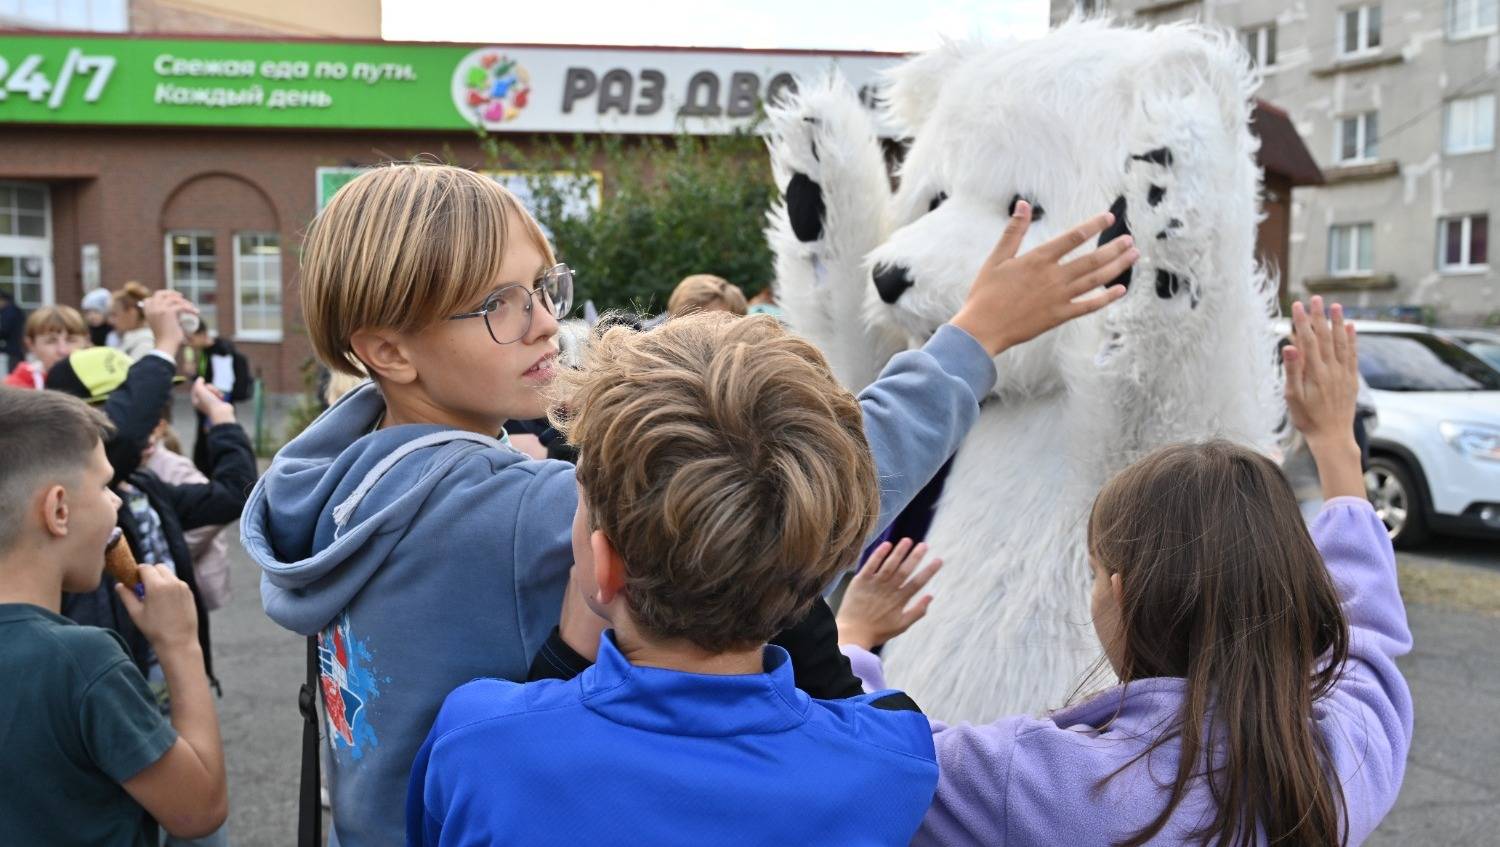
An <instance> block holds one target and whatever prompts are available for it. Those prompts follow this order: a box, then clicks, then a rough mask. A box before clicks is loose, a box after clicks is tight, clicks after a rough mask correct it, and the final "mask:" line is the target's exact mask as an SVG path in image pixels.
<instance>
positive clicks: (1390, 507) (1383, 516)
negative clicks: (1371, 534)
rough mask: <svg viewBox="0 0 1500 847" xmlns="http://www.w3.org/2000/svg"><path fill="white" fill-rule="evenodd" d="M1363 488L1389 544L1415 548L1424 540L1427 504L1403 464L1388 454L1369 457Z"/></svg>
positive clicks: (1420, 490) (1425, 537)
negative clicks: (1368, 466)
mask: <svg viewBox="0 0 1500 847" xmlns="http://www.w3.org/2000/svg"><path fill="white" fill-rule="evenodd" d="M1365 491H1366V493H1367V494H1368V495H1369V497H1370V504H1371V505H1373V506H1374V507H1375V514H1377V515H1379V516H1380V522H1381V523H1383V524H1385V531H1386V532H1387V533H1389V534H1390V536H1391V544H1393V545H1395V546H1397V547H1402V548H1408V547H1415V546H1416V545H1418V544H1421V543H1422V542H1423V541H1426V540H1427V514H1426V510H1427V504H1426V503H1425V502H1423V500H1422V489H1420V488H1418V487H1417V483H1416V480H1415V479H1413V477H1412V473H1411V471H1410V470H1408V469H1407V467H1406V465H1405V464H1403V463H1402V462H1401V461H1400V460H1398V459H1393V458H1391V457H1389V456H1372V457H1371V458H1370V469H1369V470H1367V471H1365Z"/></svg>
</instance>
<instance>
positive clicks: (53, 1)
mask: <svg viewBox="0 0 1500 847" xmlns="http://www.w3.org/2000/svg"><path fill="white" fill-rule="evenodd" d="M0 25H12V26H19V27H34V28H38V29H71V30H85V31H89V32H126V31H128V30H129V29H130V0H0Z"/></svg>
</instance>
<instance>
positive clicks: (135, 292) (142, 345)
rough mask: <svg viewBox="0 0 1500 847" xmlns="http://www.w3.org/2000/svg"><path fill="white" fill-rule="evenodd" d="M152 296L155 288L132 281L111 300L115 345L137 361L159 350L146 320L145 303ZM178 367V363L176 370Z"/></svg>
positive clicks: (110, 308) (110, 310)
mask: <svg viewBox="0 0 1500 847" xmlns="http://www.w3.org/2000/svg"><path fill="white" fill-rule="evenodd" d="M150 297H151V289H149V288H147V287H146V286H144V285H141V284H140V283H139V282H135V281H134V280H132V281H130V282H127V283H125V285H124V287H123V288H121V289H120V290H119V291H116V292H115V293H114V294H113V295H112V296H111V297H110V300H109V322H110V323H111V324H113V325H114V328H115V334H116V340H115V342H114V345H113V346H114V347H115V349H117V350H119V351H120V352H122V353H124V354H125V355H127V356H129V357H130V360H131V361H133V362H139V361H140V360H141V359H142V357H144V356H146V355H147V354H149V353H150V352H151V351H152V350H154V349H156V334H155V332H154V330H153V329H152V326H151V323H150V321H148V320H147V319H146V308H145V304H146V301H147V300H148V299H150ZM176 364H177V363H176V362H175V361H174V362H173V363H172V365H173V367H176Z"/></svg>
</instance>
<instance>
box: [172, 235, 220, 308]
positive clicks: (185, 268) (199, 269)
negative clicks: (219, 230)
mask: <svg viewBox="0 0 1500 847" xmlns="http://www.w3.org/2000/svg"><path fill="white" fill-rule="evenodd" d="M217 270H218V258H217V257H216V256H215V255H214V236H213V233H211V232H193V231H186V232H169V233H167V286H168V287H170V288H172V289H174V290H177V291H180V292H182V296H184V297H186V298H187V299H189V300H191V301H192V302H193V303H194V304H195V305H196V306H197V307H198V314H199V315H202V317H203V320H205V321H207V322H208V324H209V326H212V327H215V328H217V327H218V326H219V322H218V311H219V310H218V301H219V297H218V294H219V292H218V286H219V284H218V279H217V278H216V276H215V273H216V272H217Z"/></svg>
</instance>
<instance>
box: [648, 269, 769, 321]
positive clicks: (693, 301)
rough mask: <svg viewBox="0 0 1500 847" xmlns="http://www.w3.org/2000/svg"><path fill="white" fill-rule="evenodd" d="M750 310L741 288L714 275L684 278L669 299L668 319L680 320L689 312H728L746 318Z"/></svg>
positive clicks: (696, 275)
mask: <svg viewBox="0 0 1500 847" xmlns="http://www.w3.org/2000/svg"><path fill="white" fill-rule="evenodd" d="M747 309H749V304H748V303H746V302H745V293H744V292H743V291H741V290H740V287H739V286H738V285H735V284H734V283H732V282H730V281H729V280H727V279H725V278H723V277H721V276H714V275H713V274H693V275H692V276H688V277H683V279H682V281H681V282H679V283H677V287H676V288H674V289H672V296H671V297H670V298H668V299H667V317H669V318H677V317H681V316H683V315H686V314H688V313H689V312H728V313H729V314H731V315H743V314H745V312H746V310H747Z"/></svg>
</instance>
